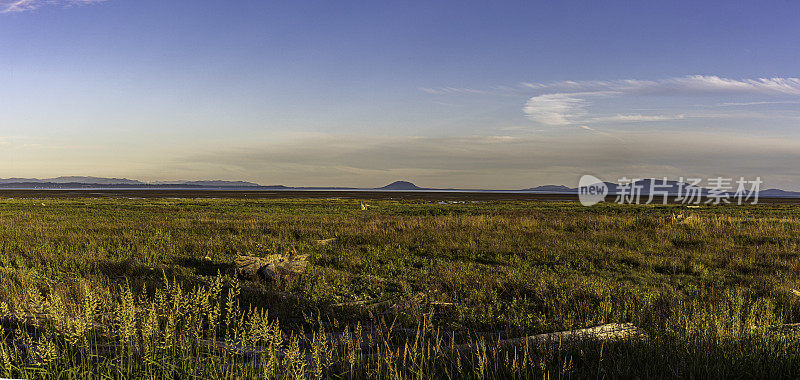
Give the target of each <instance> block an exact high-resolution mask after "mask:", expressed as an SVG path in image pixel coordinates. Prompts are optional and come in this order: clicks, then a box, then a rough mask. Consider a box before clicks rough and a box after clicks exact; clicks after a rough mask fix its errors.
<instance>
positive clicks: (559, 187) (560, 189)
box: [522, 185, 578, 193]
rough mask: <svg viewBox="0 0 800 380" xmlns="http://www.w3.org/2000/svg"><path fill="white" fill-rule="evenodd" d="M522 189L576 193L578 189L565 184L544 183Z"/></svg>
mask: <svg viewBox="0 0 800 380" xmlns="http://www.w3.org/2000/svg"><path fill="white" fill-rule="evenodd" d="M522 191H536V192H542V193H575V192H577V191H578V190H577V189H572V188H569V187H566V186H564V185H544V186H537V187H531V188H528V189H522Z"/></svg>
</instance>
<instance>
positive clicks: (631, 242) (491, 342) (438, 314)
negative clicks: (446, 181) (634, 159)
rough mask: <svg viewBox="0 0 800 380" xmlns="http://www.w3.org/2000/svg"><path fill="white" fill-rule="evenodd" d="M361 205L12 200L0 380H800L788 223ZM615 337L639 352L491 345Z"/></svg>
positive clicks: (576, 209)
mask: <svg viewBox="0 0 800 380" xmlns="http://www.w3.org/2000/svg"><path fill="white" fill-rule="evenodd" d="M369 203H370V207H369V208H367V209H366V210H362V209H361V207H360V204H359V203H358V202H357V201H348V200H167V199H165V200H125V199H117V200H108V199H105V200H94V199H73V200H59V201H50V200H49V201H48V202H47V205H46V206H41V202H40V201H36V200H3V201H1V202H0V321H2V324H0V325H2V331H0V335H2V337H3V338H2V339H0V365H2V366H1V367H0V376H5V377H48V378H49V377H58V378H77V377H80V378H84V377H118V378H131V377H134V378H184V377H199V378H263V377H274V378H309V377H315V378H321V377H344V378H361V377H365V376H370V377H385V378H430V377H434V376H435V377H459V378H460V377H474V378H507V377H517V378H530V377H556V376H558V377H562V376H578V377H588V376H591V377H655V376H657V377H681V378H685V377H703V378H705V377H731V376H736V377H796V376H798V375H799V374H800V360H798V359H800V357H799V355H798V354H800V345H798V333H797V332H796V331H795V330H794V329H793V328H785V327H781V326H782V325H783V324H785V323H793V322H798V321H800V309H799V308H798V305H799V304H800V302H798V301H799V300H798V296H797V295H795V294H794V293H793V292H792V290H793V289H800V284H798V274H800V261H798V254H800V251H798V243H799V242H800V234H798V233H800V218H798V211H800V209H798V208H797V207H796V206H789V205H775V204H773V205H759V206H746V207H733V206H720V207H704V208H700V209H691V210H689V209H685V208H682V207H680V206H618V205H600V206H596V207H592V208H583V207H580V206H576V205H575V204H572V203H554V202H511V201H506V202H502V201H498V202H486V203H466V204H450V205H439V204H430V203H421V202H419V203H414V202H391V201H370V202H369ZM332 237H335V238H337V239H336V240H335V241H334V242H332V243H330V244H326V245H324V246H322V245H317V244H315V241H316V240H319V239H328V238H332ZM290 251H292V252H299V253H309V254H311V258H310V260H311V265H310V266H309V268H308V270H307V272H306V273H305V274H303V275H302V276H296V277H285V278H281V279H279V280H278V281H277V282H276V283H274V284H268V285H265V284H259V283H251V282H241V281H239V280H238V279H236V278H235V274H234V268H233V265H232V262H233V259H234V258H235V256H236V255H237V254H239V253H246V254H251V255H265V254H267V253H270V252H273V253H274V252H278V253H282V252H290ZM336 304H341V305H352V306H343V307H339V306H333V305H336ZM611 322H633V323H634V324H635V325H637V326H639V327H641V328H643V329H645V331H647V333H648V336H649V339H647V340H644V341H640V340H624V341H618V342H594V341H581V342H579V343H571V344H564V345H556V346H554V345H537V346H535V345H522V346H515V347H501V346H499V345H498V344H497V342H498V340H499V339H503V338H508V337H518V336H524V335H531V334H537V333H544V332H553V331H560V330H568V329H574V328H581V327H588V326H594V325H599V324H604V323H611ZM463 343H471V344H473V345H474V347H475V348H474V349H470V350H466V351H453V350H449V349H448V348H447V347H452V346H455V345H459V344H463Z"/></svg>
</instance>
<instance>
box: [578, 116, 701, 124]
mask: <svg viewBox="0 0 800 380" xmlns="http://www.w3.org/2000/svg"><path fill="white" fill-rule="evenodd" d="M685 118H686V115H684V114H680V115H674V116H673V115H642V114H630V115H622V114H616V115H613V116H600V117H593V118H590V119H588V121H590V122H604V123H611V122H617V123H626V122H630V123H636V122H647V121H668V120H680V119H685Z"/></svg>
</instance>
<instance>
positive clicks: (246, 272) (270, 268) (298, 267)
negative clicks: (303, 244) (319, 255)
mask: <svg viewBox="0 0 800 380" xmlns="http://www.w3.org/2000/svg"><path fill="white" fill-rule="evenodd" d="M234 263H235V264H236V272H237V274H238V275H239V277H241V278H243V279H246V280H253V281H259V280H261V281H267V282H272V281H274V280H275V279H276V278H278V276H283V275H290V274H300V273H303V272H304V271H305V270H306V267H307V266H308V255H297V256H287V255H281V254H274V255H267V256H264V257H258V256H245V255H240V256H238V257H236V260H234Z"/></svg>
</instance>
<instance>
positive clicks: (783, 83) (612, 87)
mask: <svg viewBox="0 0 800 380" xmlns="http://www.w3.org/2000/svg"><path fill="white" fill-rule="evenodd" d="M521 86H522V87H525V88H528V89H532V90H537V91H540V92H595V91H604V92H609V91H611V92H620V93H625V94H658V95H702V94H763V95H800V78H758V79H730V78H722V77H718V76H715V75H690V76H685V77H676V78H667V79H660V80H638V79H623V80H615V81H561V82H552V83H522V84H521Z"/></svg>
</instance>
